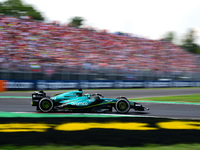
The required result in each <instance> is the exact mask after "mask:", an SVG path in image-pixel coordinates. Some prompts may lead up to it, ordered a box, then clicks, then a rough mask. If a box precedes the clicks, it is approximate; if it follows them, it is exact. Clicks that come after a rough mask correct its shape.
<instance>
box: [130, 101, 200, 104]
mask: <svg viewBox="0 0 200 150" xmlns="http://www.w3.org/2000/svg"><path fill="white" fill-rule="evenodd" d="M130 101H133V102H138V103H157V104H183V105H200V103H190V102H167V101H151V100H146V101H145V100H130Z"/></svg>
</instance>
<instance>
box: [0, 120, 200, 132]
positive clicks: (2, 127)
mask: <svg viewBox="0 0 200 150" xmlns="http://www.w3.org/2000/svg"><path fill="white" fill-rule="evenodd" d="M48 129H54V130H58V131H82V130H90V129H115V130H160V129H167V130H200V122H198V121H168V122H158V123H157V124H156V127H151V126H150V124H148V123H140V122H107V123H96V122H85V123H84V122H72V123H64V124H60V125H59V124H58V125H53V124H44V123H9V124H0V132H47V130H48Z"/></svg>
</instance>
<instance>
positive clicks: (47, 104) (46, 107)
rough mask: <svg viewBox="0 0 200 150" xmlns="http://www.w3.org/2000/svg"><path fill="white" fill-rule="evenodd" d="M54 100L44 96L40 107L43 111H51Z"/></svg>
mask: <svg viewBox="0 0 200 150" xmlns="http://www.w3.org/2000/svg"><path fill="white" fill-rule="evenodd" d="M53 107H54V104H53V101H52V100H50V98H48V97H44V98H42V99H41V100H40V101H39V104H38V108H39V110H40V111H42V112H50V111H52V110H53Z"/></svg>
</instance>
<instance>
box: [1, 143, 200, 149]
mask: <svg viewBox="0 0 200 150" xmlns="http://www.w3.org/2000/svg"><path fill="white" fill-rule="evenodd" d="M16 149H20V150H43V149H48V150H55V149H56V150H80V149H81V150H199V149H200V144H176V145H156V144H149V145H146V146H143V147H109V146H96V145H91V146H78V145H77V146H61V145H45V146H14V145H8V146H1V147H0V150H16Z"/></svg>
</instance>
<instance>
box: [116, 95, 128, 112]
mask: <svg viewBox="0 0 200 150" xmlns="http://www.w3.org/2000/svg"><path fill="white" fill-rule="evenodd" d="M130 108H131V104H130V102H129V101H128V100H127V99H126V98H125V97H121V98H119V100H118V101H117V102H116V103H115V109H116V111H117V112H118V113H120V114H125V113H128V112H129V110H130Z"/></svg>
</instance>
